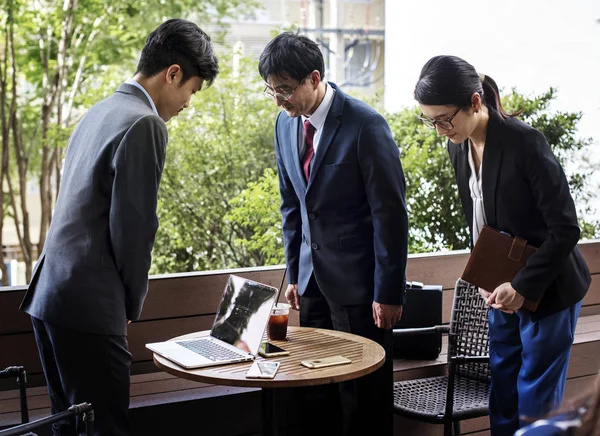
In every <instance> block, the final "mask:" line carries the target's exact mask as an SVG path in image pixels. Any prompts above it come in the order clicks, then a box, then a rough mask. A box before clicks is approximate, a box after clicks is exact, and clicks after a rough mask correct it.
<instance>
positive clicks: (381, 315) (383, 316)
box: [373, 301, 402, 329]
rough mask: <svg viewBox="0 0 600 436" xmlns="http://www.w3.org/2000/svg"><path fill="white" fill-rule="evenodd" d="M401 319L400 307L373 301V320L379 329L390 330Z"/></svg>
mask: <svg viewBox="0 0 600 436" xmlns="http://www.w3.org/2000/svg"><path fill="white" fill-rule="evenodd" d="M401 317H402V306H394V305H391V304H380V303H377V302H376V301H373V320H374V321H375V325H377V327H379V328H380V329H392V328H394V326H395V325H396V323H397V322H398V321H400V318H401Z"/></svg>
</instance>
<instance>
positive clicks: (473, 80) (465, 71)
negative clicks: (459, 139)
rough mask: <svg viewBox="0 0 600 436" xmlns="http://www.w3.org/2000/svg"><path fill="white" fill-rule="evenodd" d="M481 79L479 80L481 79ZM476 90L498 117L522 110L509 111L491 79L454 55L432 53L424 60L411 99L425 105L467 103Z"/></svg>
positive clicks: (512, 115)
mask: <svg viewBox="0 0 600 436" xmlns="http://www.w3.org/2000/svg"><path fill="white" fill-rule="evenodd" d="M482 79H483V80H482ZM475 92H477V93H479V95H481V98H482V101H483V103H484V104H485V105H486V106H487V107H489V108H491V109H494V110H495V111H496V112H498V113H499V114H500V115H502V117H504V118H508V117H514V116H518V115H520V114H521V113H522V111H519V112H516V113H512V114H509V113H507V112H506V111H505V110H504V108H503V107H502V103H501V102H500V91H498V85H496V82H495V81H494V79H492V78H491V77H490V76H483V75H482V76H481V77H480V75H479V74H478V73H477V71H476V70H475V68H474V67H473V65H471V64H469V63H468V62H467V61H465V60H463V59H461V58H459V57H457V56H435V57H433V58H431V59H429V60H428V61H427V63H426V64H425V65H424V66H423V69H422V70H421V75H420V76H419V80H418V82H417V85H416V86H415V94H414V95H415V100H417V101H418V102H419V103H421V104H427V105H456V106H459V107H462V108H465V107H470V106H471V104H472V103H471V97H472V95H473V94H474V93H475Z"/></svg>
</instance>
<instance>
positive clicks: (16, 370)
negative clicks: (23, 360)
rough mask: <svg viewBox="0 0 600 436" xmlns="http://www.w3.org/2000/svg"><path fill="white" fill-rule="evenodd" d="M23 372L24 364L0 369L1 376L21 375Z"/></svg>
mask: <svg viewBox="0 0 600 436" xmlns="http://www.w3.org/2000/svg"><path fill="white" fill-rule="evenodd" d="M23 372H24V370H23V367H22V366H9V367H8V368H5V369H3V370H2V371H0V377H19V376H20V375H21V374H23Z"/></svg>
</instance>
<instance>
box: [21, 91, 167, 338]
mask: <svg viewBox="0 0 600 436" xmlns="http://www.w3.org/2000/svg"><path fill="white" fill-rule="evenodd" d="M167 140H168V136H167V127H166V125H165V123H164V121H163V120H162V119H161V118H159V117H158V116H157V115H156V114H155V113H154V112H153V110H152V107H151V106H150V102H149V101H148V99H147V97H146V96H145V95H144V93H143V92H142V91H141V90H140V89H138V88H136V87H135V86H133V85H130V84H123V85H121V86H120V87H119V89H118V90H117V91H116V92H115V93H114V94H113V95H111V96H110V97H108V98H107V99H105V100H103V101H102V102H100V103H98V104H97V105H95V106H94V107H93V108H91V109H90V110H89V112H88V113H87V114H86V115H85V116H84V117H83V119H82V120H81V121H80V122H79V124H78V125H77V127H76V128H75V131H74V132H73V135H72V136H71V139H70V140H69V144H68V147H67V152H66V157H65V166H64V170H63V176H62V183H61V188H60V192H59V195H58V200H57V202H56V208H55V210H54V215H53V217H52V223H51V225H50V229H49V231H48V236H47V238H46V243H45V245H44V250H43V252H42V254H41V255H40V258H39V261H38V263H37V265H36V268H35V270H34V272H33V276H32V279H31V284H30V285H29V289H28V291H27V294H26V295H25V298H24V300H23V303H22V305H21V308H22V309H23V310H25V311H26V312H27V313H28V314H30V315H31V316H34V317H36V318H39V319H41V320H43V321H46V322H48V323H51V324H55V325H59V326H63V327H67V328H71V329H75V330H80V331H84V332H89V333H99V334H109V335H125V334H126V326H127V320H128V319H129V320H132V321H135V320H137V319H138V318H139V316H140V312H141V311H142V304H143V302H144V299H145V297H146V294H147V292H148V270H149V269H150V263H151V251H152V246H153V244H154V237H155V234H156V230H157V228H158V219H157V217H156V203H157V191H158V186H159V182H160V178H161V174H162V170H163V166H164V161H165V152H166V146H167Z"/></svg>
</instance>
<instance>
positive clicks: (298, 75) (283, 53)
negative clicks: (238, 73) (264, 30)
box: [258, 32, 325, 82]
mask: <svg viewBox="0 0 600 436" xmlns="http://www.w3.org/2000/svg"><path fill="white" fill-rule="evenodd" d="M314 70H317V71H318V72H319V73H320V74H321V80H322V79H323V77H324V76H325V62H324V61H323V53H321V49H319V45H318V44H317V43H316V42H314V41H313V40H312V39H310V38H307V37H306V36H302V35H298V34H296V33H293V32H284V33H281V34H279V35H277V36H276V37H275V38H273V39H272V40H271V41H270V42H269V43H268V44H267V46H266V47H265V49H264V50H263V52H262V54H261V55H260V60H259V62H258V71H259V73H260V75H261V76H262V78H263V79H264V80H265V82H266V81H267V77H269V76H270V75H271V74H275V75H277V76H287V77H290V78H292V79H296V80H298V81H301V80H302V79H304V78H305V77H306V76H308V75H309V74H310V73H311V72H313V71H314Z"/></svg>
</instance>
